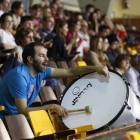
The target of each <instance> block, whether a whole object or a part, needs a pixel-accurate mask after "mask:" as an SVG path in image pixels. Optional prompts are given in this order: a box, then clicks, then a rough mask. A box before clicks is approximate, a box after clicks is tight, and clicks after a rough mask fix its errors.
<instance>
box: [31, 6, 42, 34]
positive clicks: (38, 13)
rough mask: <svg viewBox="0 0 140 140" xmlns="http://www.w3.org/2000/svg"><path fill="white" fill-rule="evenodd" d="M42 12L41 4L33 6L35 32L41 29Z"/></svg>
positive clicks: (32, 14)
mask: <svg viewBox="0 0 140 140" xmlns="http://www.w3.org/2000/svg"><path fill="white" fill-rule="evenodd" d="M41 14H42V10H41V6H40V5H39V4H35V5H33V6H32V8H31V16H32V19H33V24H34V27H35V28H34V30H35V32H37V31H39V29H40V28H41V21H42V20H41V17H42V16H41Z"/></svg>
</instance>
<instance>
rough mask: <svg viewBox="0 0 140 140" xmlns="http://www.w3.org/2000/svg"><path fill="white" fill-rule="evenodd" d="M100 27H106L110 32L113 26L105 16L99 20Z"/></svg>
mask: <svg viewBox="0 0 140 140" xmlns="http://www.w3.org/2000/svg"><path fill="white" fill-rule="evenodd" d="M101 25H106V26H108V27H109V28H110V30H111V31H113V30H114V24H113V22H112V21H111V20H110V19H109V18H108V17H107V15H106V14H104V15H102V18H101Z"/></svg>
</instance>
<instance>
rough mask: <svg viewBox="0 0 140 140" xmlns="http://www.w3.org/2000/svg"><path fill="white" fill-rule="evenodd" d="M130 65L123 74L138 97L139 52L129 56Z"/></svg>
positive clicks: (139, 89)
mask: <svg viewBox="0 0 140 140" xmlns="http://www.w3.org/2000/svg"><path fill="white" fill-rule="evenodd" d="M131 65H132V66H131V67H130V68H129V69H128V70H127V71H125V72H124V74H123V76H124V77H125V78H126V80H127V81H128V83H130V87H131V89H132V90H133V92H134V93H135V94H136V96H137V97H138V98H140V54H139V53H138V54H136V55H134V56H132V58H131Z"/></svg>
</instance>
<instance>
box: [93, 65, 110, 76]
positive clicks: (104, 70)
mask: <svg viewBox="0 0 140 140" xmlns="http://www.w3.org/2000/svg"><path fill="white" fill-rule="evenodd" d="M95 67H96V71H97V73H98V74H99V75H104V76H105V77H107V76H108V73H109V71H108V69H107V67H106V66H97V65H96V66H95Z"/></svg>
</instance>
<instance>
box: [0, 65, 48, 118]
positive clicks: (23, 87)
mask: <svg viewBox="0 0 140 140" xmlns="http://www.w3.org/2000/svg"><path fill="white" fill-rule="evenodd" d="M50 74H51V68H50V67H47V68H46V70H45V72H42V73H39V74H37V75H36V77H32V76H31V74H30V73H29V71H28V68H27V66H26V65H25V64H22V65H20V66H17V67H16V68H14V69H12V70H11V71H9V72H8V73H7V74H6V75H5V76H4V77H3V78H2V79H1V81H0V106H4V107H5V110H4V111H0V118H2V117H3V116H5V115H9V114H12V115H13V114H18V111H17V107H16V105H15V101H14V98H26V99H27V106H28V107H29V106H30V105H31V104H32V103H33V101H34V100H35V98H36V97H37V95H38V93H39V91H40V88H41V81H42V80H43V79H46V78H47V77H49V76H50Z"/></svg>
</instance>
